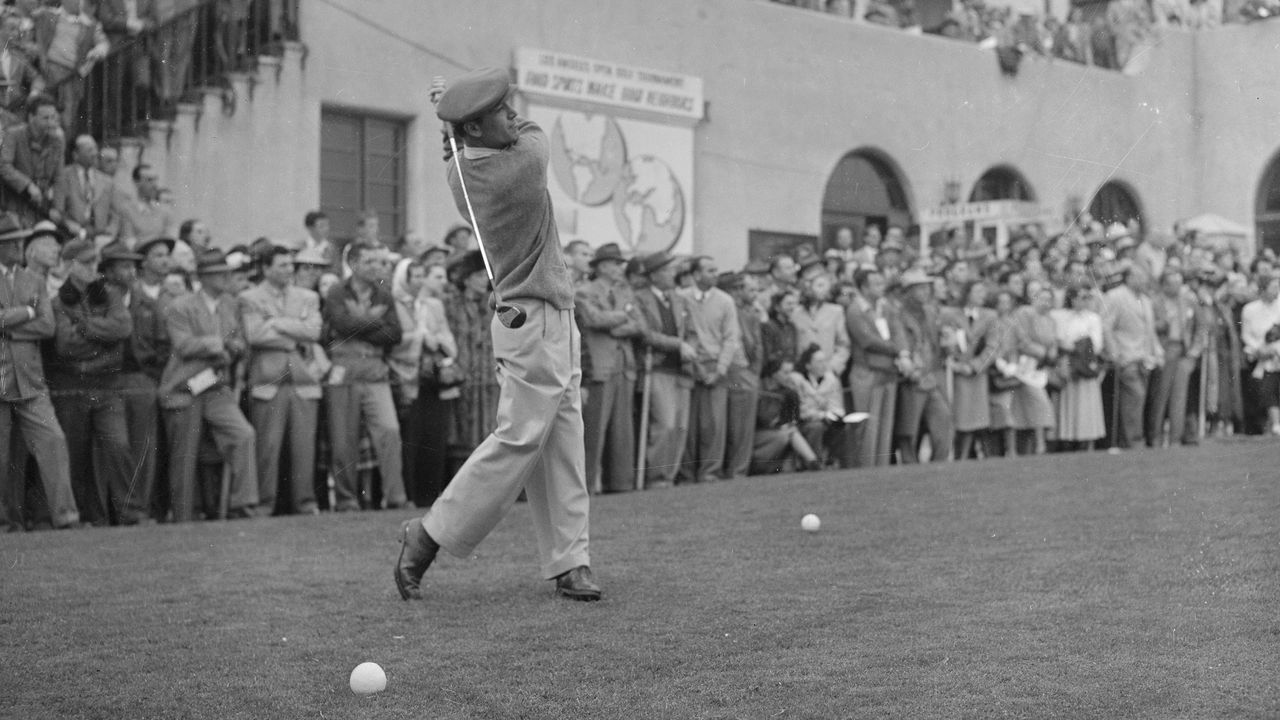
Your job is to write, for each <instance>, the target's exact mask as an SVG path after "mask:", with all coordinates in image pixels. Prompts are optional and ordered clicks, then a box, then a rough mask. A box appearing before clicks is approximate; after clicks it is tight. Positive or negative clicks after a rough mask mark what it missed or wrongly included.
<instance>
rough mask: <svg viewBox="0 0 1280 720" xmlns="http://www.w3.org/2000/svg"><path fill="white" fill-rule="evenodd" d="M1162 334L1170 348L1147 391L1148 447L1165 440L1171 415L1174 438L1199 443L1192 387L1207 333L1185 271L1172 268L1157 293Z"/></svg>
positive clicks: (1153, 301) (1165, 347)
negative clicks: (1190, 411) (1190, 408)
mask: <svg viewBox="0 0 1280 720" xmlns="http://www.w3.org/2000/svg"><path fill="white" fill-rule="evenodd" d="M1151 305H1152V317H1153V318H1154V319H1155V329H1156V337H1157V338H1159V341H1160V347H1161V349H1162V350H1163V351H1164V365H1162V366H1160V367H1158V368H1156V369H1155V370H1154V371H1152V373H1151V379H1150V381H1149V383H1148V390H1147V407H1146V411H1147V413H1146V415H1147V416H1146V426H1145V430H1146V439H1147V447H1155V446H1158V445H1160V444H1162V441H1163V439H1164V421H1165V419H1166V418H1167V419H1168V420H1169V442H1170V444H1172V443H1174V442H1178V441H1181V442H1182V444H1184V445H1194V444H1195V443H1196V442H1197V440H1198V438H1197V428H1196V426H1195V423H1194V422H1193V421H1192V420H1191V419H1190V418H1188V417H1187V392H1188V390H1189V385H1190V382H1189V381H1190V379H1191V373H1192V371H1194V370H1195V367H1196V364H1197V363H1199V362H1200V353H1201V352H1202V351H1203V350H1204V344H1205V341H1206V338H1205V336H1204V330H1203V328H1201V327H1200V323H1199V322H1197V317H1198V315H1197V306H1198V303H1197V302H1196V298H1195V296H1194V295H1193V294H1192V293H1191V291H1190V290H1189V289H1187V287H1186V285H1185V284H1183V279H1182V271H1181V270H1178V269H1176V268H1170V269H1168V270H1165V271H1164V274H1163V275H1161V277H1160V292H1159V293H1157V294H1155V295H1153V296H1152V297H1151Z"/></svg>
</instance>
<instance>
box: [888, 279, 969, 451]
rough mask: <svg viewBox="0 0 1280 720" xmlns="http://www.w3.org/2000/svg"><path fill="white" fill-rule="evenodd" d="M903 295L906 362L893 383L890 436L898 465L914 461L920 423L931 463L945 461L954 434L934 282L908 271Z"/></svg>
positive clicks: (902, 283)
mask: <svg viewBox="0 0 1280 720" xmlns="http://www.w3.org/2000/svg"><path fill="white" fill-rule="evenodd" d="M899 284H900V286H901V287H902V290H903V293H904V297H903V299H902V313H901V315H900V321H901V323H902V329H903V340H904V344H905V347H906V348H907V349H908V350H909V351H910V352H911V361H910V363H909V364H904V367H905V368H907V372H906V373H904V377H903V378H902V381H901V382H900V383H899V384H898V408H897V419H896V421H895V428H894V435H896V437H897V445H898V452H899V453H901V458H902V462H903V463H904V464H912V463H916V462H919V459H918V455H917V447H918V445H919V441H920V429H921V421H923V423H924V425H923V426H924V428H926V429H927V431H928V433H929V440H930V443H931V445H932V448H933V452H932V456H931V459H932V461H933V462H938V461H942V460H947V459H949V456H950V454H951V444H952V441H953V438H954V435H955V429H954V427H955V426H954V423H953V422H952V419H951V404H950V402H948V400H947V396H946V394H945V392H944V388H945V383H946V380H945V375H944V372H945V371H944V368H943V351H942V343H941V341H942V326H941V323H940V320H939V317H938V307H937V305H936V303H935V300H934V297H933V285H934V278H933V277H931V276H929V275H926V274H925V273H924V271H922V270H917V269H915V268H912V269H910V270H908V271H906V272H905V273H903V274H902V280H901V281H900V283H899Z"/></svg>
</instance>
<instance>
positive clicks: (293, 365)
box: [240, 246, 321, 515]
mask: <svg viewBox="0 0 1280 720" xmlns="http://www.w3.org/2000/svg"><path fill="white" fill-rule="evenodd" d="M260 262H261V263H262V282H260V283H258V285H257V286H255V287H253V288H250V289H249V290H246V291H244V292H243V293H241V294H240V317H241V320H242V321H243V322H244V334H245V339H246V340H247V341H248V343H249V373H248V385H249V395H250V397H251V398H252V399H251V400H250V410H249V417H250V419H251V421H252V422H253V428H254V430H255V431H256V432H257V434H258V458H257V460H258V501H259V503H260V504H261V507H260V509H261V510H262V513H263V514H266V515H270V514H271V512H272V511H273V510H274V508H275V505H276V488H277V486H278V484H279V480H280V455H281V453H282V451H283V450H284V446H285V433H286V431H287V432H288V438H289V439H288V448H289V476H290V478H289V483H290V484H289V489H290V492H289V498H290V500H291V501H292V509H293V510H294V512H297V513H301V514H303V515H314V514H315V513H316V512H317V510H316V499H315V482H314V481H315V459H316V429H317V424H316V423H317V422H318V419H319V412H320V396H321V389H320V378H317V377H314V376H313V375H312V374H311V360H313V359H314V358H315V347H314V346H315V343H316V342H318V341H319V340H320V296H318V295H316V294H315V292H314V291H312V290H304V289H303V288H300V287H296V286H294V285H293V284H292V281H293V276H294V269H293V253H292V252H291V251H290V250H289V249H288V248H285V247H280V246H274V247H272V248H271V250H269V251H268V252H267V253H266V255H264V256H263V257H262V259H261V261H260Z"/></svg>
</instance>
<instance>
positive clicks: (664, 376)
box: [636, 252, 694, 488]
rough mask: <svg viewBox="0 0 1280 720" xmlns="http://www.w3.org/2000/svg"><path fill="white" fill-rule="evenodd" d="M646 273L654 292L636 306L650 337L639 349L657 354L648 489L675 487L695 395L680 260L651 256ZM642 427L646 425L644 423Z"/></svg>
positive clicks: (644, 261)
mask: <svg viewBox="0 0 1280 720" xmlns="http://www.w3.org/2000/svg"><path fill="white" fill-rule="evenodd" d="M641 264H642V270H643V271H644V273H645V275H646V276H647V277H648V278H649V287H647V288H645V289H644V290H641V291H640V292H639V293H637V294H636V304H637V305H638V306H639V308H640V311H641V313H643V315H644V326H645V332H644V335H642V336H640V337H639V338H638V342H637V346H638V347H641V348H643V350H644V352H646V353H652V354H653V359H652V361H651V363H649V362H646V366H651V367H652V373H651V374H650V378H649V381H648V382H649V417H648V419H647V422H648V423H649V432H648V447H647V448H640V452H643V453H645V464H644V467H645V471H644V475H645V477H644V486H645V487H646V488H660V487H670V486H671V485H672V484H673V483H674V482H675V479H676V472H677V471H678V470H679V469H680V459H681V457H682V456H683V455H684V450H685V441H686V438H687V436H688V433H689V395H690V392H691V391H692V389H693V378H692V377H690V375H689V371H688V366H687V362H688V361H690V360H692V359H693V356H694V350H693V346H692V345H690V344H689V343H688V342H686V341H685V340H684V338H685V328H686V327H687V326H688V322H689V310H688V307H687V306H686V301H685V297H684V295H682V294H680V293H678V292H676V279H675V278H676V269H677V268H678V263H677V262H676V259H675V257H673V256H671V255H668V254H667V253H665V252H656V253H653V254H651V255H646V256H645V257H644V258H643V259H642V261H641ZM641 422H646V420H645V419H644V418H642V419H641Z"/></svg>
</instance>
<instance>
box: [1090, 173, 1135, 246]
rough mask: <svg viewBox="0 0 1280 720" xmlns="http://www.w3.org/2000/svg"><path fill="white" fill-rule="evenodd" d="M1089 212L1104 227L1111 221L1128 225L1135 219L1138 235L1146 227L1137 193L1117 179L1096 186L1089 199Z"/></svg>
mask: <svg viewBox="0 0 1280 720" xmlns="http://www.w3.org/2000/svg"><path fill="white" fill-rule="evenodd" d="M1089 214H1090V215H1092V216H1093V219H1094V220H1097V221H1098V222H1100V223H1102V225H1103V226H1104V227H1109V226H1110V225H1111V224H1112V223H1120V224H1121V225H1124V226H1125V227H1128V226H1129V223H1130V222H1131V221H1133V220H1136V221H1137V222H1138V235H1139V236H1141V235H1142V232H1143V230H1144V229H1145V227H1146V224H1145V223H1144V222H1143V219H1142V204H1141V203H1139V202H1138V196H1137V193H1135V192H1134V191H1133V190H1132V189H1131V188H1130V187H1129V186H1128V185H1126V184H1125V183H1122V182H1120V181H1118V180H1111V181H1109V182H1107V183H1105V184H1104V185H1103V186H1102V187H1100V188H1098V192H1096V193H1094V195H1093V200H1090V201H1089Z"/></svg>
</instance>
